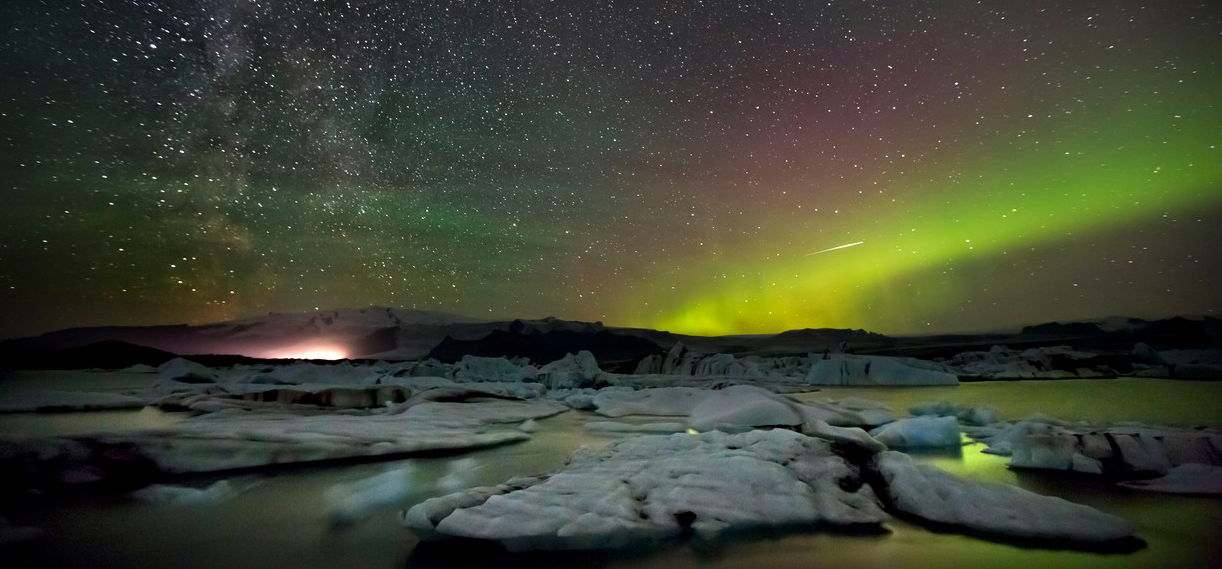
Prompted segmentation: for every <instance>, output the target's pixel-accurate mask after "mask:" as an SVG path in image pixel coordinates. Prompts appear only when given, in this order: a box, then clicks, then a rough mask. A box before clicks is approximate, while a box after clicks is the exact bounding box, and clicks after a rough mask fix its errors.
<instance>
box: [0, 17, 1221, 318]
mask: <svg viewBox="0 0 1222 569" xmlns="http://www.w3.org/2000/svg"><path fill="white" fill-rule="evenodd" d="M0 17H2V18H3V19H4V20H5V22H6V29H5V31H4V32H3V34H0V50H2V53H3V57H0V76H2V77H4V81H2V82H0V172H2V173H3V174H2V177H0V184H2V185H0V188H2V190H0V191H2V192H3V194H2V196H3V198H4V200H3V201H4V204H3V207H0V305H2V306H3V310H4V312H5V316H4V318H3V319H2V320H3V324H0V336H17V335H25V334H30V333H35V332H41V331H46V330H49V329H54V328H61V327H68V326H81V325H98V324H153V323H178V322H192V323H199V322H208V321H216V320H222V319H230V318H237V317H244V316H250V315H257V314H260V313H265V312H269V311H303V310H313V309H316V308H320V309H328V308H339V307H360V306H366V305H381V306H397V307H405V308H420V309H431V310H442V311H450V312H455V313H460V314H465V315H469V316H478V317H492V318H502V317H542V316H547V315H555V316H558V317H562V318H569V319H582V320H591V321H592V320H600V321H603V322H605V323H607V324H609V325H624V326H645V327H652V328H659V329H667V330H671V331H676V332H687V333H700V334H729V333H764V332H777V331H781V330H785V329H791V328H801V327H852V328H866V329H870V330H874V331H879V332H884V333H892V334H914V333H929V332H948V331H977V330H997V329H1007V328H1010V327H1014V326H1017V325H1019V324H1024V323H1033V322H1041V321H1048V320H1057V319H1062V320H1064V319H1075V318H1090V317H1102V316H1109V315H1132V316H1141V317H1163V316H1169V315H1174V314H1215V315H1216V314H1217V313H1218V311H1219V310H1220V309H1222V294H1220V293H1219V290H1220V289H1219V285H1218V281H1219V277H1220V276H1222V252H1220V251H1219V239H1218V236H1219V230H1218V228H1219V227H1220V226H1222V225H1220V224H1222V149H1220V148H1219V144H1222V66H1219V58H1222V9H1220V8H1219V7H1218V5H1217V4H1216V2H1211V1H1179V0H1158V1H1146V2H1135V1H1110V2H1096V1H1090V0H1072V1H1042V0H1034V1H1031V0H1024V1H988V2H985V1H980V2H977V1H964V0H945V1H932V2H931V1H905V2H900V1H877V2H871V1H861V2H858V1H853V2H850V1H844V0H841V1H832V2H826V1H823V2H812V1H778V2H732V1H724V2H723V1H714V0H706V1H670V0H639V1H615V2H612V1H605V2H594V1H590V2H584V1H582V2H578V1H540V0H533V1H512V0H501V1H479V0H468V1H459V2H445V1H436V2H415V1H407V0H405V1H391V0H349V1H346V2H344V1H333V0H321V1H318V0H316V1H313V2H309V1H305V0H303V1H293V2H289V1H278V0H194V1H184V0H165V1H153V0H146V1H120V0H87V1H80V0H42V1H38V0H17V1H10V2H3V3H2V4H0ZM843 245H851V246H849V247H841V246H843ZM836 247H840V248H837V249H833V248H836ZM829 249H830V250H829Z"/></svg>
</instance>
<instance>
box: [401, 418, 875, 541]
mask: <svg viewBox="0 0 1222 569" xmlns="http://www.w3.org/2000/svg"><path fill="white" fill-rule="evenodd" d="M744 492H755V493H754V494H752V496H751V499H750V500H736V499H734V498H732V497H733V496H739V497H741V496H742V495H743V493H744ZM884 518H885V514H884V513H883V512H882V510H881V509H880V508H879V507H878V505H877V500H876V499H875V498H874V495H873V493H872V491H871V490H870V487H869V486H867V485H864V484H863V483H862V482H861V480H860V478H859V476H858V472H857V469H856V468H854V467H853V466H852V465H850V464H849V463H847V462H846V461H845V460H844V459H842V458H840V457H839V456H836V455H835V454H833V453H832V452H831V450H830V446H829V445H828V443H827V442H825V441H821V440H819V439H814V438H810V437H806V436H803V435H800V434H798V433H794V432H792V431H786V430H772V431H750V432H747V433H741V434H735V435H731V434H725V433H720V432H710V433H703V434H700V435H671V436H644V437H635V438H631V439H627V440H623V441H619V442H617V443H612V444H611V445H610V446H609V447H608V448H606V449H604V450H583V451H578V452H577V453H576V454H574V455H573V456H572V457H571V458H570V460H569V464H568V465H567V466H566V467H565V469H564V470H562V471H561V472H558V473H556V474H553V475H551V476H548V477H543V478H537V479H515V480H511V481H510V482H508V483H506V484H504V485H501V486H496V487H484V488H475V489H472V490H468V491H465V492H459V493H457V494H451V495H448V496H442V497H439V498H434V499H431V500H427V501H425V502H423V503H421V504H418V505H416V506H415V507H413V508H412V509H411V510H409V511H408V512H407V514H406V517H405V519H406V522H407V524H408V526H409V527H411V528H412V530H413V531H415V532H416V533H417V534H418V535H420V536H421V537H423V538H426V539H437V538H441V537H464V538H475V539H484V540H491V541H495V542H498V543H500V544H502V545H504V546H505V547H506V548H508V549H510V550H515V551H522V550H531V549H552V550H556V549H592V548H613V547H624V546H629V545H632V544H636V543H640V542H643V541H644V542H649V541H656V540H660V539H665V538H670V537H677V536H681V535H684V534H686V533H692V532H694V533H699V534H702V535H709V536H711V535H716V534H718V533H720V532H723V531H726V530H730V529H742V528H748V527H767V526H790V525H796V524H815V523H821V522H822V523H828V524H833V525H841V526H843V525H856V524H878V523H880V522H881V521H882V520H883V519H884Z"/></svg>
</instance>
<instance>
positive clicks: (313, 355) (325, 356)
mask: <svg viewBox="0 0 1222 569" xmlns="http://www.w3.org/2000/svg"><path fill="white" fill-rule="evenodd" d="M271 357H273V358H279V359H286V360H342V359H345V358H347V357H348V353H347V352H346V351H345V350H344V349H343V348H340V347H335V346H297V347H293V348H286V349H284V350H280V351H277V352H274V353H273V354H271Z"/></svg>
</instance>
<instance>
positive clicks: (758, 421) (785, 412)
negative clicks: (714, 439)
mask: <svg viewBox="0 0 1222 569" xmlns="http://www.w3.org/2000/svg"><path fill="white" fill-rule="evenodd" d="M803 421H804V417H803V416H802V413H801V411H800V410H799V408H798V404H797V403H794V402H793V401H790V400H788V399H786V398H784V397H782V396H780V395H777V394H775V393H773V392H771V391H768V390H766V389H762V388H759V387H754V386H750V385H734V386H730V387H727V388H725V389H719V390H715V391H713V392H712V393H710V394H709V395H707V396H706V397H704V398H703V399H702V400H701V401H700V402H699V403H697V404H696V405H695V406H694V407H693V408H692V410H691V412H690V413H689V414H688V418H687V422H688V426H690V427H691V428H693V429H696V430H698V431H710V430H713V429H720V430H735V429H737V430H750V429H751V428H753V427H776V426H785V427H797V426H799V425H801V424H802V423H803Z"/></svg>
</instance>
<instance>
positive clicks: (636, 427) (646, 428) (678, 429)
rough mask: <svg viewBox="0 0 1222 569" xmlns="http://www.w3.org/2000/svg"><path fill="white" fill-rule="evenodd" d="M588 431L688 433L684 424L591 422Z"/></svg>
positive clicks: (587, 427)
mask: <svg viewBox="0 0 1222 569" xmlns="http://www.w3.org/2000/svg"><path fill="white" fill-rule="evenodd" d="M585 429H586V430H587V431H591V432H595V433H682V432H684V431H687V425H684V424H683V423H620V422H617V421H590V422H588V423H586V424H585Z"/></svg>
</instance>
